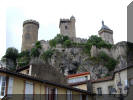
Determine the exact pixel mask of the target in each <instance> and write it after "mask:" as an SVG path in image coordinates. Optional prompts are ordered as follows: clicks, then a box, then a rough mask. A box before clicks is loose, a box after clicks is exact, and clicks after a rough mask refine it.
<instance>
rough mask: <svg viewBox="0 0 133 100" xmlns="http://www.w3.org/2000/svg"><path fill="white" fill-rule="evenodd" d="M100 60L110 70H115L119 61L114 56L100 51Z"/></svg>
mask: <svg viewBox="0 0 133 100" xmlns="http://www.w3.org/2000/svg"><path fill="white" fill-rule="evenodd" d="M98 59H99V62H102V63H103V64H104V66H106V67H107V68H108V70H109V71H112V70H114V68H115V66H116V64H117V63H118V62H117V61H116V60H115V59H114V58H112V57H109V56H108V55H107V54H106V53H104V52H100V53H99V54H98Z"/></svg>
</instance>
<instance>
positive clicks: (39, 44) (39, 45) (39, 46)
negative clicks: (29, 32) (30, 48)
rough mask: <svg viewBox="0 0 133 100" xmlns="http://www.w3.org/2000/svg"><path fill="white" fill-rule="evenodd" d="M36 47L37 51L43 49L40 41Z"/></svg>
mask: <svg viewBox="0 0 133 100" xmlns="http://www.w3.org/2000/svg"><path fill="white" fill-rule="evenodd" d="M35 47H36V48H37V49H41V48H42V47H41V43H40V41H37V42H36V43H35Z"/></svg>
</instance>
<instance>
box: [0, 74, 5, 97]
mask: <svg viewBox="0 0 133 100" xmlns="http://www.w3.org/2000/svg"><path fill="white" fill-rule="evenodd" d="M5 90H6V77H5V76H0V98H2V97H4V96H5Z"/></svg>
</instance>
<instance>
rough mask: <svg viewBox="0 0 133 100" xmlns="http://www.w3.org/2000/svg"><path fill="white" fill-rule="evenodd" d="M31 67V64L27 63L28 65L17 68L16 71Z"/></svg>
mask: <svg viewBox="0 0 133 100" xmlns="http://www.w3.org/2000/svg"><path fill="white" fill-rule="evenodd" d="M29 67H30V65H27V66H23V67H20V68H17V70H16V72H20V71H23V70H25V69H28V68H29Z"/></svg>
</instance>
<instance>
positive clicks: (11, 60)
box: [1, 47, 18, 70]
mask: <svg viewBox="0 0 133 100" xmlns="http://www.w3.org/2000/svg"><path fill="white" fill-rule="evenodd" d="M17 58H18V50H17V49H16V48H14V47H10V48H7V50H6V53H5V55H4V56H3V57H2V59H1V60H2V61H3V62H5V63H6V65H7V67H8V68H9V69H10V70H15V69H16V65H17V63H16V60H17Z"/></svg>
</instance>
